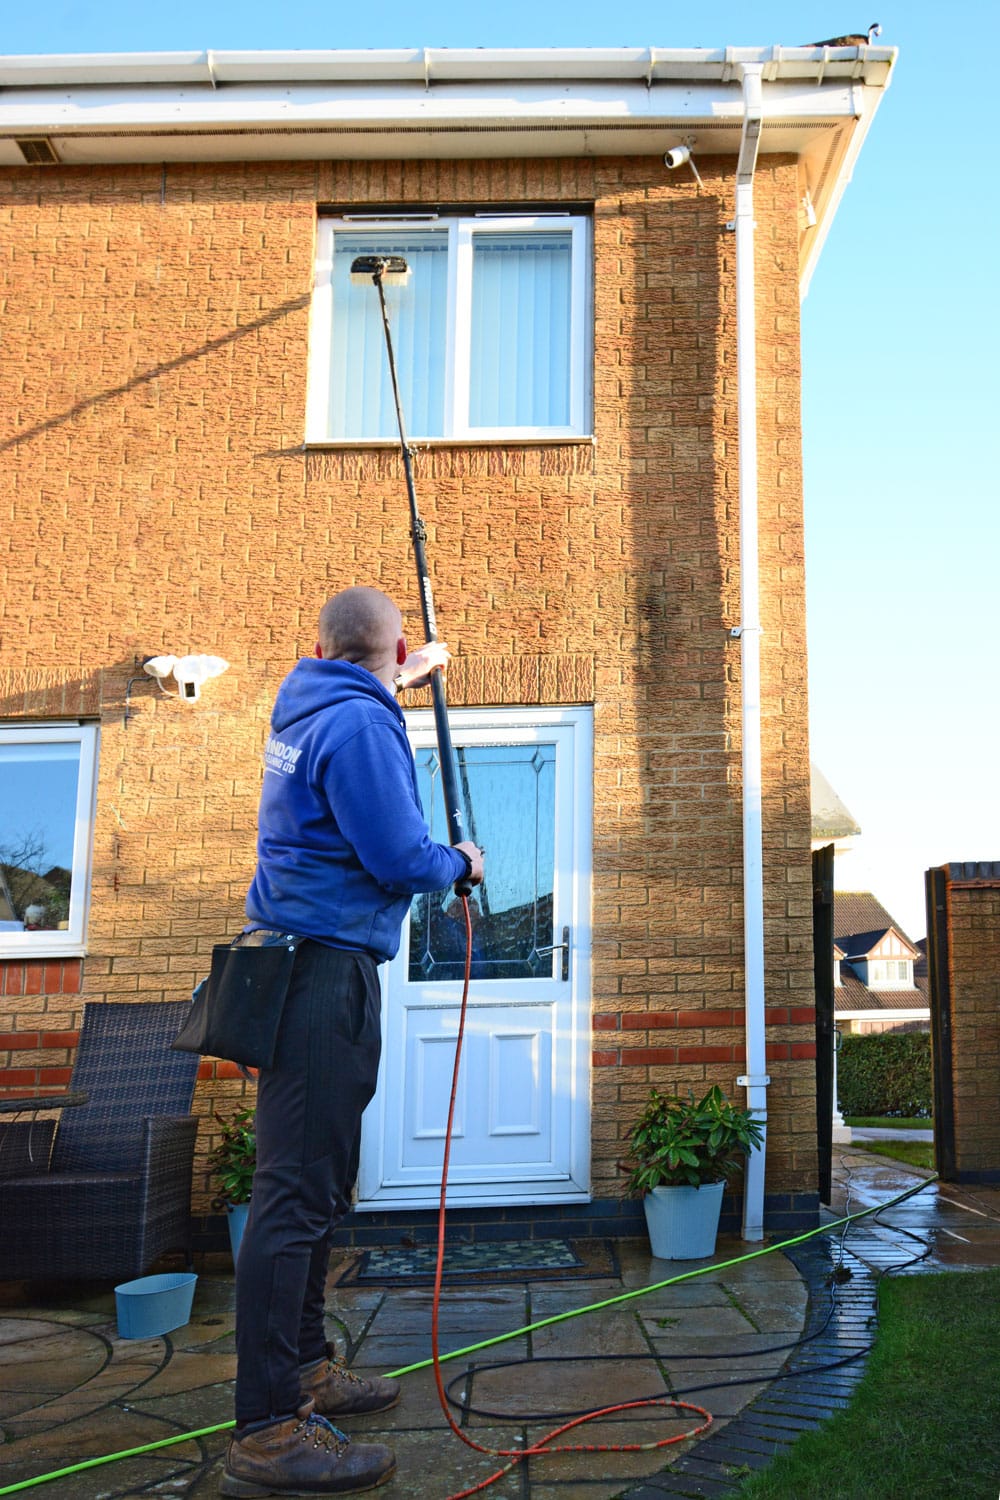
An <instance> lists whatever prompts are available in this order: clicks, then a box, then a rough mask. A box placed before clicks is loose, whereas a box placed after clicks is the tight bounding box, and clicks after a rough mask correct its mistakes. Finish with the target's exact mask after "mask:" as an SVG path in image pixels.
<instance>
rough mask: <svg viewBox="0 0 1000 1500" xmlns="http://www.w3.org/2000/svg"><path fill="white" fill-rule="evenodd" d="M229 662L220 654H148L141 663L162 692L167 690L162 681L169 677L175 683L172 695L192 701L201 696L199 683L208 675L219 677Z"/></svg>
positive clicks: (188, 701) (226, 668)
mask: <svg viewBox="0 0 1000 1500" xmlns="http://www.w3.org/2000/svg"><path fill="white" fill-rule="evenodd" d="M228 668H229V663H228V662H227V661H224V660H223V658H222V657H221V656H192V655H189V656H150V657H147V659H146V660H145V661H144V662H143V664H142V670H143V671H144V672H146V673H147V674H148V675H149V676H150V677H155V678H156V681H157V682H158V683H159V685H160V688H161V690H162V691H163V692H165V693H167V692H169V691H170V690H169V688H166V687H164V685H163V684H164V682H165V681H168V680H169V679H170V678H171V677H172V678H173V680H174V681H175V682H176V684H177V692H176V693H175V694H173V696H174V697H177V698H183V699H184V701H185V702H186V703H194V702H196V701H197V700H198V699H199V698H200V697H201V685H202V683H203V682H206V681H207V680H208V678H209V677H220V676H221V675H222V673H223V672H225V671H227V670H228Z"/></svg>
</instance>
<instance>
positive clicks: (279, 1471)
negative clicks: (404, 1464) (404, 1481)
mask: <svg viewBox="0 0 1000 1500" xmlns="http://www.w3.org/2000/svg"><path fill="white" fill-rule="evenodd" d="M395 1472H396V1460H395V1457H394V1456H393V1452H392V1449H391V1448H387V1447H386V1446H385V1445H384V1444H383V1443H352V1442H351V1440H350V1438H348V1437H347V1436H346V1435H345V1434H344V1433H343V1432H340V1431H339V1430H338V1428H336V1427H333V1426H331V1424H330V1423H329V1422H328V1421H326V1419H325V1418H324V1417H320V1416H317V1415H316V1412H315V1411H314V1409H313V1403H312V1401H311V1400H310V1401H305V1402H303V1404H302V1406H300V1407H299V1410H298V1412H297V1414H296V1415H295V1416H294V1417H286V1418H285V1420H284V1421H283V1422H270V1423H269V1424H268V1425H267V1426H266V1427H257V1428H254V1429H253V1430H252V1431H249V1432H244V1434H243V1436H242V1437H237V1436H236V1435H235V1434H234V1435H233V1437H232V1438H230V1441H229V1450H228V1452H227V1454H226V1467H225V1470H224V1471H223V1475H222V1478H221V1479H220V1481H219V1494H220V1495H230V1496H236V1497H239V1500H256V1497H257V1496H260V1495H355V1494H357V1493H358V1492H359V1491H360V1490H373V1489H375V1487H376V1485H379V1484H385V1482H386V1480H387V1479H391V1478H392V1476H393V1474H394V1473H395Z"/></svg>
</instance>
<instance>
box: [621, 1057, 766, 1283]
mask: <svg viewBox="0 0 1000 1500" xmlns="http://www.w3.org/2000/svg"><path fill="white" fill-rule="evenodd" d="M762 1139H763V1130H762V1127H761V1126H760V1124H759V1123H758V1122H757V1121H756V1120H755V1119H754V1118H753V1115H752V1114H751V1112H750V1111H749V1110H748V1109H741V1108H739V1107H738V1106H737V1105H734V1104H730V1103H729V1101H728V1100H727V1099H726V1097H725V1095H724V1094H723V1092H722V1090H721V1089H720V1088H719V1087H718V1085H717V1084H716V1085H713V1087H712V1088H710V1089H709V1091H708V1093H707V1094H706V1095H705V1096H704V1098H703V1099H699V1100H697V1101H696V1100H695V1097H694V1094H693V1093H691V1094H689V1096H688V1098H687V1099H682V1098H680V1096H679V1095H677V1094H663V1093H661V1092H660V1091H659V1089H655V1088H654V1089H652V1090H651V1092H650V1095H649V1099H648V1100H647V1102H646V1106H645V1108H644V1109H643V1111H642V1114H641V1115H640V1116H639V1118H638V1119H637V1120H636V1121H635V1123H634V1125H633V1126H632V1128H631V1130H630V1131H629V1135H628V1155H627V1157H626V1159H625V1161H624V1162H623V1163H622V1166H623V1167H624V1169H625V1170H626V1171H627V1172H628V1173H629V1179H628V1184H627V1186H628V1191H629V1192H630V1193H632V1194H634V1195H638V1196H640V1197H641V1198H642V1202H643V1208H644V1209H645V1213H646V1223H647V1225H648V1227H649V1238H650V1243H651V1245H652V1249H653V1254H654V1255H655V1256H657V1257H658V1258H659V1259H661V1260H693V1259H698V1258H701V1257H703V1256H706V1255H711V1254H712V1253H713V1252H714V1250H715V1240H716V1235H717V1234H718V1229H719V1215H720V1213H721V1211H722V1194H723V1191H724V1190H725V1186H726V1181H727V1180H728V1178H730V1177H731V1176H732V1175H733V1173H734V1172H736V1171H737V1170H738V1169H739V1168H740V1167H741V1166H742V1165H743V1162H744V1161H745V1160H746V1158H747V1156H749V1154H750V1152H751V1151H752V1150H753V1149H754V1148H755V1147H757V1146H759V1145H760V1144H761V1141H762Z"/></svg>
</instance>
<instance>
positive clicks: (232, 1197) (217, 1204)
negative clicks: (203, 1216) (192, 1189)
mask: <svg viewBox="0 0 1000 1500" xmlns="http://www.w3.org/2000/svg"><path fill="white" fill-rule="evenodd" d="M215 1118H216V1120H217V1121H218V1122H219V1124H220V1125H221V1126H222V1136H221V1139H220V1140H219V1143H218V1145H217V1146H216V1147H215V1148H214V1149H213V1150H212V1151H211V1152H210V1153H209V1157H208V1165H209V1168H210V1170H211V1172H212V1175H213V1177H217V1178H218V1180H219V1191H218V1194H217V1196H216V1197H215V1198H213V1200H212V1207H213V1208H214V1209H216V1210H218V1209H222V1208H228V1207H230V1206H231V1205H233V1204H237V1203H249V1201H250V1191H251V1188H252V1187H253V1173H254V1167H255V1166H256V1165H257V1135H256V1131H255V1129H254V1111H253V1110H252V1109H238V1110H237V1111H236V1112H235V1114H232V1115H230V1116H229V1117H228V1118H227V1117H226V1116H225V1115H220V1114H219V1113H218V1111H216V1114H215Z"/></svg>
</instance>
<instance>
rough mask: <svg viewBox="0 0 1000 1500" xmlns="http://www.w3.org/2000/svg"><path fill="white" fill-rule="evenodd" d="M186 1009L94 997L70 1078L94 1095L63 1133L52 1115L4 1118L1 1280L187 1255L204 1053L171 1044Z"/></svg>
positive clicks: (102, 1271)
mask: <svg viewBox="0 0 1000 1500" xmlns="http://www.w3.org/2000/svg"><path fill="white" fill-rule="evenodd" d="M189 1009H190V1006H189V1003H188V1002H187V1001H183V1000H182V1001H178V1002H173V1001H170V1002H166V1003H164V1002H154V1003H152V1004H147V1003H139V1002H137V1003H135V1004H125V1005H122V1004H117V1003H112V1002H105V1003H92V1004H88V1005H86V1006H85V1007H84V1015H83V1026H82V1028H81V1031H80V1042H79V1046H78V1047H77V1052H76V1061H75V1064H74V1067H73V1075H72V1078H71V1080H70V1085H69V1086H70V1089H71V1090H77V1089H78V1090H83V1091H85V1092H86V1094H87V1096H88V1097H87V1103H86V1104H83V1105H80V1106H78V1107H77V1108H73V1109H64V1110H63V1111H62V1114H61V1116H60V1119H59V1122H58V1126H57V1128H56V1129H55V1131H54V1139H53V1131H52V1127H51V1121H39V1122H37V1123H31V1124H29V1122H26V1121H14V1122H11V1123H10V1124H9V1125H6V1126H0V1280H15V1279H25V1280H27V1279H37V1278H39V1277H77V1278H80V1279H88V1280H89V1279H101V1280H115V1281H120V1280H122V1279H125V1278H129V1277H134V1276H142V1275H143V1274H144V1273H145V1272H146V1271H147V1270H148V1269H149V1267H150V1266H151V1265H152V1264H153V1262H154V1261H155V1260H156V1259H157V1258H158V1257H159V1256H160V1255H162V1254H163V1253H164V1252H165V1251H167V1250H181V1249H182V1250H184V1251H185V1253H186V1256H187V1259H188V1262H189V1263H190V1257H191V1214H190V1204H191V1162H192V1157H193V1155H194V1140H195V1135H196V1133H197V1129H198V1121H197V1119H195V1118H194V1117H193V1116H192V1115H191V1113H190V1109H191V1101H192V1098H193V1096H194V1084H195V1077H196V1074H197V1071H198V1058H197V1057H196V1056H195V1055H194V1054H192V1053H188V1052H172V1051H171V1050H170V1043H171V1042H172V1041H173V1039H174V1037H175V1036H176V1035H177V1033H178V1031H179V1030H180V1029H181V1026H182V1024H183V1022H184V1020H185V1018H186V1016H187V1014H188V1012H189ZM26 1105H27V1106H28V1107H30V1101H26ZM50 1143H51V1151H50V1150H49V1146H50Z"/></svg>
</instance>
